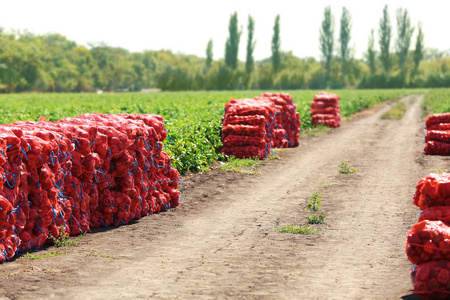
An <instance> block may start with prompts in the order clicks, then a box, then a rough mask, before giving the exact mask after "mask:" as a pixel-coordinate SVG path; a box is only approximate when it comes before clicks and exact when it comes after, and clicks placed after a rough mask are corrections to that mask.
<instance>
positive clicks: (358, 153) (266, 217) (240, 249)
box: [0, 96, 449, 299]
mask: <svg viewBox="0 0 450 300" xmlns="http://www.w3.org/2000/svg"><path fill="white" fill-rule="evenodd" d="M422 98H423V97H422V96H409V97H407V98H404V99H401V100H400V101H404V102H405V103H406V104H407V107H408V110H407V112H406V114H405V115H404V117H403V119H401V120H383V119H381V118H380V116H381V114H382V113H383V112H385V111H386V110H388V109H389V107H390V105H391V104H388V105H385V106H383V107H380V108H379V109H378V110H371V111H370V112H369V113H365V114H362V115H361V116H360V117H359V118H356V119H355V120H351V121H346V122H343V124H342V127H341V128H339V129H336V130H331V131H328V132H327V133H326V134H324V135H318V136H315V137H311V136H306V137H302V138H301V144H300V146H299V147H297V148H293V149H284V150H277V151H276V154H278V156H279V157H280V159H271V160H266V161H264V162H262V163H261V165H260V166H258V167H257V171H258V174H253V175H249V174H240V173H233V172H222V171H220V168H213V169H212V170H211V171H209V172H207V173H203V174H189V175H186V176H183V177H182V178H181V179H182V181H183V184H182V185H181V189H182V190H183V195H184V197H185V198H183V199H181V204H180V206H179V207H178V208H175V209H172V210H170V211H167V212H164V213H160V214H156V215H153V216H148V217H145V218H142V219H140V220H137V221H136V222H133V223H132V224H129V225H126V226H122V227H119V228H102V229H97V230H95V231H94V232H92V233H89V234H87V235H86V236H84V237H81V238H80V239H79V245H78V246H69V247H60V248H56V247H49V248H47V249H44V250H41V251H39V252H36V253H32V254H35V255H46V254H49V255H51V253H52V252H54V251H62V252H64V254H61V255H57V256H52V257H43V258H41V259H30V258H27V257H26V256H24V255H22V256H21V257H19V258H17V259H15V260H13V261H11V262H8V263H5V264H3V265H1V266H0V299H123V298H126V299H149V298H151V299H218V298H219V299H224V298H225V299H400V298H404V299H415V296H414V295H412V283H411V279H410V271H411V267H412V265H411V264H410V262H409V261H408V259H407V257H406V255H405V253H404V248H405V236H406V233H407V232H408V230H409V229H410V228H411V227H412V225H414V224H415V223H416V221H417V219H418V216H417V215H416V214H417V212H418V211H419V210H418V208H417V207H415V206H414V205H413V204H412V197H413V195H414V192H415V187H416V184H417V182H418V181H419V180H420V179H421V178H422V177H424V176H426V175H427V174H428V173H429V172H430V171H432V169H446V168H448V165H449V158H446V157H441V156H427V155H425V154H423V148H424V144H423V140H424V128H423V119H421V115H422V111H421V108H420V104H421V102H422V100H423V99H422ZM343 161H347V162H349V163H350V165H351V167H352V168H355V169H356V170H357V172H356V173H354V174H340V173H339V167H338V165H339V164H340V163H341V162H343ZM217 166H219V167H220V165H217ZM318 191H321V192H322V193H321V194H322V195H323V198H321V201H322V208H323V210H324V215H325V222H326V224H322V225H315V226H316V228H319V229H321V231H320V234H317V235H301V234H290V233H281V232H278V231H277V230H276V229H277V228H278V227H279V226H281V225H287V224H295V225H301V224H305V223H306V219H305V217H306V215H307V212H306V200H308V199H309V198H310V197H311V195H312V194H313V193H316V192H318ZM53 254H55V253H53Z"/></svg>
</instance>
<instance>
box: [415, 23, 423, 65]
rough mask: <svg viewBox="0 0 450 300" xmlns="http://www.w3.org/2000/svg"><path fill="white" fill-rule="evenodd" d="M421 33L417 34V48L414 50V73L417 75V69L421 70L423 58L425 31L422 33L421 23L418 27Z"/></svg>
mask: <svg viewBox="0 0 450 300" xmlns="http://www.w3.org/2000/svg"><path fill="white" fill-rule="evenodd" d="M417 27H418V30H419V32H418V33H417V38H416V48H415V49H414V54H413V59H414V73H417V69H418V68H419V64H420V61H421V60H422V58H423V49H424V43H423V31H422V23H420V22H419V25H418V26H417Z"/></svg>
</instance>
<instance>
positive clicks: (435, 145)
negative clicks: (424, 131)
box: [424, 141, 450, 155]
mask: <svg viewBox="0 0 450 300" xmlns="http://www.w3.org/2000/svg"><path fill="white" fill-rule="evenodd" d="M424 152H425V153H426V154H434V155H450V143H443V142H438V141H428V142H427V144H426V146H425V149H424Z"/></svg>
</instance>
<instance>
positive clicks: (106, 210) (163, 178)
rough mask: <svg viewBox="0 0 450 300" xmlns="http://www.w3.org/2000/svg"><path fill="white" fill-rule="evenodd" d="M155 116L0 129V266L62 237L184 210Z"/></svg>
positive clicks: (22, 124)
mask: <svg viewBox="0 0 450 300" xmlns="http://www.w3.org/2000/svg"><path fill="white" fill-rule="evenodd" d="M166 134H167V133H166V130H165V128H164V123H163V120H162V118H161V117H160V116H156V115H134V114H120V115H106V114H85V115H82V116H79V117H77V118H68V119H64V120H61V121H59V122H48V121H39V122H15V123H13V124H10V125H2V126H0V173H1V176H0V183H1V185H0V208H1V209H0V253H1V254H0V262H4V261H5V260H7V259H10V258H12V257H13V256H14V255H15V254H16V253H17V252H18V251H24V250H27V249H37V248H40V247H41V246H43V245H44V244H45V243H46V242H47V241H50V240H49V236H50V234H51V235H52V236H53V237H58V236H60V234H61V231H63V232H65V233H67V234H70V235H76V234H78V233H80V232H87V231H90V229H91V228H96V227H99V226H110V225H114V226H120V225H123V224H127V223H129V222H130V221H131V220H133V219H138V218H140V217H142V216H146V215H149V214H152V213H156V212H159V211H161V210H165V209H168V208H171V207H175V206H177V205H178V199H179V196H180V193H179V191H178V190H177V187H178V180H179V174H178V171H177V170H176V169H174V168H172V167H171V165H170V158H169V157H168V155H167V154H166V153H165V152H164V151H162V141H163V140H164V139H165V138H166Z"/></svg>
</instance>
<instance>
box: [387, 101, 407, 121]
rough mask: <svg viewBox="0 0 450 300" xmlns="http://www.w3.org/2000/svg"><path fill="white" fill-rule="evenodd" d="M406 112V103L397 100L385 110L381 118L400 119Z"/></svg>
mask: <svg viewBox="0 0 450 300" xmlns="http://www.w3.org/2000/svg"><path fill="white" fill-rule="evenodd" d="M405 112H406V104H405V103H404V102H397V103H396V104H395V105H393V106H392V107H391V108H390V109H389V110H388V111H387V112H385V113H384V114H383V115H382V116H381V118H382V119H401V118H403V114H404V113H405Z"/></svg>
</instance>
